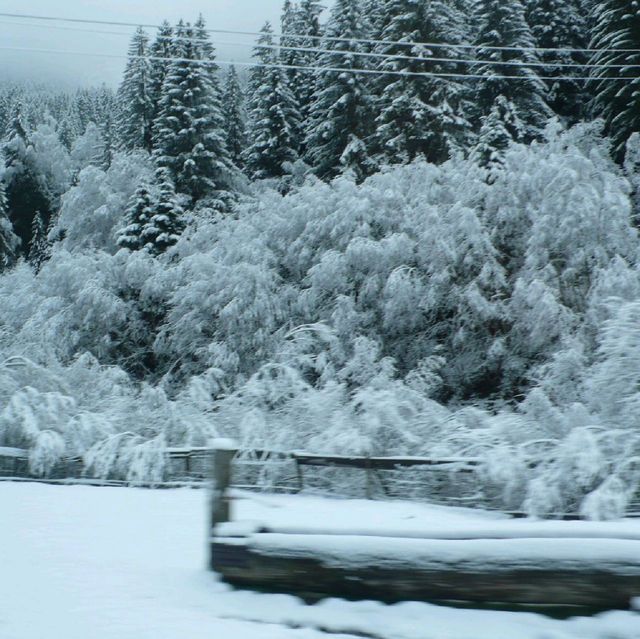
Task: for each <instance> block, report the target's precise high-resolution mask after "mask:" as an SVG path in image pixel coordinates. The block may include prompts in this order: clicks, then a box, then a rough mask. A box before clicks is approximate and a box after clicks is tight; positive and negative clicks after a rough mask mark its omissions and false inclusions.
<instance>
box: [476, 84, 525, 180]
mask: <svg viewBox="0 0 640 639" xmlns="http://www.w3.org/2000/svg"><path fill="white" fill-rule="evenodd" d="M480 122H481V125H480V131H479V132H478V137H477V140H476V143H475V145H474V147H473V149H472V152H471V156H472V157H473V158H474V160H476V161H477V162H478V163H479V164H480V165H481V166H484V167H487V168H496V167H499V166H501V165H502V161H503V158H504V153H505V151H506V150H507V149H508V148H509V145H510V144H512V143H513V141H514V140H522V139H523V138H524V136H525V125H524V123H523V122H522V121H521V120H520V118H519V116H518V113H517V112H516V111H515V110H514V108H513V103H512V102H509V101H508V100H507V98H505V97H504V96H503V95H499V96H498V97H497V98H496V101H495V102H494V104H493V106H492V107H491V111H490V112H489V114H488V115H483V116H482V117H481V119H480Z"/></svg>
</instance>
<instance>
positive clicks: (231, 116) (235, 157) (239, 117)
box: [222, 65, 247, 168]
mask: <svg viewBox="0 0 640 639" xmlns="http://www.w3.org/2000/svg"><path fill="white" fill-rule="evenodd" d="M244 102H245V96H244V93H243V91H242V87H241V86H240V79H239V78H238V73H237V71H236V68H235V67H234V66H233V65H231V66H230V67H229V70H228V72H227V77H226V82H225V85H224V94H223V98H222V108H223V112H224V130H225V133H226V142H227V149H228V150H229V155H230V157H231V160H232V162H233V163H234V164H235V165H236V166H237V167H238V168H242V164H243V160H242V157H243V154H244V152H245V150H246V147H247V130H246V127H247V114H246V112H245V104H244Z"/></svg>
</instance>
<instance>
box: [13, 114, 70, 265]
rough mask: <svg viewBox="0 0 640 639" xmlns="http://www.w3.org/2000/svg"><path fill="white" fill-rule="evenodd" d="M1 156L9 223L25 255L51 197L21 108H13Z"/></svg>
mask: <svg viewBox="0 0 640 639" xmlns="http://www.w3.org/2000/svg"><path fill="white" fill-rule="evenodd" d="M56 137H57V136H56ZM60 146H62V144H61V143H60ZM3 152H4V158H5V170H4V183H5V185H6V186H5V188H6V198H7V203H8V211H9V219H10V220H11V223H12V225H13V228H14V231H15V233H16V235H17V236H18V237H19V238H20V240H21V246H22V251H23V252H25V253H26V252H27V251H28V249H29V246H30V244H31V237H32V225H33V219H34V218H35V216H36V213H37V212H38V211H39V212H40V213H41V214H43V215H44V216H45V219H46V220H49V218H50V216H51V214H52V210H53V199H54V196H53V194H52V193H51V189H50V188H49V185H48V184H47V180H46V178H45V176H44V175H43V173H42V171H41V170H40V168H39V167H38V163H37V158H36V153H35V151H34V147H33V144H32V140H31V138H30V136H29V135H28V134H27V131H26V129H25V127H24V124H23V122H22V117H21V107H20V106H18V107H17V108H16V114H15V117H14V119H13V123H12V125H11V129H10V131H9V135H8V136H7V141H6V142H5V144H4V147H3ZM54 161H55V160H54Z"/></svg>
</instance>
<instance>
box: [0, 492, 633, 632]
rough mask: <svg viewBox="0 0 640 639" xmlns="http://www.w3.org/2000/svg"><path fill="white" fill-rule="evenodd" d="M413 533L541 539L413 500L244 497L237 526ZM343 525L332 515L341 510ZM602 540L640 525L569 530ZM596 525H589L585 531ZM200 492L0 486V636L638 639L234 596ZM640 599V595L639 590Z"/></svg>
mask: <svg viewBox="0 0 640 639" xmlns="http://www.w3.org/2000/svg"><path fill="white" fill-rule="evenodd" d="M346 512H348V513H350V519H351V526H352V527H353V523H354V522H355V523H357V524H358V526H359V527H360V529H361V531H362V532H363V533H366V532H367V531H368V530H372V529H374V528H375V529H376V530H380V529H381V528H383V527H386V528H389V522H390V521H393V528H394V529H395V530H397V529H398V528H401V529H403V530H404V531H406V532H407V533H410V532H412V531H413V532H416V533H418V532H422V531H425V530H429V531H431V532H434V533H435V532H437V530H438V529H444V528H445V527H446V528H447V529H449V530H453V529H455V528H458V529H460V530H463V529H464V530H466V531H468V532H471V531H476V532H477V533H481V531H483V530H484V531H487V530H491V531H493V532H497V531H498V532H499V531H506V530H507V529H508V530H509V532H516V534H517V531H516V529H517V530H519V531H521V532H522V533H523V534H524V532H525V531H527V530H531V531H533V530H535V531H536V534H537V535H539V534H545V533H546V532H551V531H552V530H553V529H554V528H557V527H558V526H559V525H560V524H559V523H553V522H550V523H544V522H543V523H536V524H533V523H532V522H510V521H507V520H504V519H501V518H499V517H498V516H494V515H488V514H486V513H468V512H467V511H462V510H453V509H443V508H430V507H426V506H420V505H416V504H402V503H392V504H380V503H369V502H345V501H343V502H335V501H329V500H322V499H317V498H304V497H273V496H262V495H261V496H254V497H251V496H247V498H245V499H241V500H239V501H238V502H237V511H236V516H237V517H239V518H242V519H254V520H261V521H269V522H270V523H273V524H275V525H277V526H283V527H295V526H299V525H303V524H304V523H305V521H307V522H309V521H310V522H312V523H315V524H318V523H321V524H322V525H323V526H333V525H334V523H333V521H332V520H333V519H334V518H339V519H340V522H341V523H340V524H338V523H336V524H335V526H336V527H339V526H346V525H349V522H346V523H345V521H344V518H343V514H344V513H346ZM337 513H339V515H337V516H336V514H337ZM572 525H573V526H575V527H576V531H577V529H578V528H580V532H581V533H586V532H587V530H588V531H589V532H588V534H589V535H593V536H594V537H598V536H601V535H602V536H608V535H609V534H611V532H612V531H616V533H617V534H618V536H620V537H626V538H631V539H633V538H636V539H637V538H638V537H639V536H640V522H614V523H606V524H583V523H580V522H576V523H575V524H572ZM587 527H588V528H587ZM205 538H206V493H205V492H203V491H196V490H193V491H190V490H176V491H145V490H136V489H118V488H90V487H84V486H49V485H41V484H13V483H0V638H1V639H41V638H43V637H46V638H47V639H76V638H77V639H88V638H89V637H91V638H92V639H111V638H113V639H179V638H182V637H188V638H189V639H201V638H202V639H205V638H206V639H211V638H213V637H215V638H219V639H222V638H226V637H229V638H231V637H233V638H234V639H272V638H273V639H289V638H291V639H312V638H313V639H315V638H317V639H320V638H321V637H325V638H326V637H327V632H329V633H331V636H335V637H338V638H339V637H354V636H363V635H364V636H371V637H375V638H376V639H564V638H565V637H566V638H569V637H571V638H580V639H592V638H593V639H596V638H598V639H638V638H639V637H640V614H638V613H634V612H631V611H628V612H625V611H614V612H609V613H604V614H600V615H598V616H595V617H591V618H574V619H569V620H565V621H558V620H553V619H548V618H545V617H543V616H540V615H536V614H531V613H510V612H491V611H474V610H458V609H454V608H448V607H443V606H433V605H428V604H422V603H404V604H398V605H393V606H388V605H383V604H380V603H376V602H346V601H339V600H329V601H325V602H322V603H320V604H317V605H314V606H308V605H305V604H304V603H303V602H301V601H300V600H298V599H296V598H294V597H289V596H282V595H267V594H256V593H251V592H238V591H233V590H231V589H229V588H228V587H227V586H225V585H224V584H221V583H219V582H218V581H217V580H216V578H215V576H214V575H213V574H211V573H209V572H207V571H206V570H205V569H204V565H205V561H206V547H205ZM639 594H640V593H639Z"/></svg>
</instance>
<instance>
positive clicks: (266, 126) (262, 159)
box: [245, 23, 301, 179]
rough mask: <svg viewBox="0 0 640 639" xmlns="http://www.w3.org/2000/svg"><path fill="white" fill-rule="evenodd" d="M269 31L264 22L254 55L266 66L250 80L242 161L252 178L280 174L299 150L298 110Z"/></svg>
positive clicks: (299, 125) (295, 157)
mask: <svg viewBox="0 0 640 639" xmlns="http://www.w3.org/2000/svg"><path fill="white" fill-rule="evenodd" d="M272 34H273V31H272V28H271V25H270V24H269V23H267V24H265V26H264V27H263V28H262V30H261V35H260V38H259V40H258V43H257V46H256V50H255V54H254V57H255V59H256V60H257V61H258V62H259V63H260V64H261V65H266V66H261V67H257V68H256V69H255V70H254V71H253V72H252V76H251V80H250V91H251V97H250V100H249V129H248V135H249V140H250V145H249V147H248V148H247V152H246V156H245V157H246V160H245V163H246V169H247V172H248V173H249V175H250V176H251V177H252V178H253V179H265V178H274V177H281V176H282V175H283V174H284V172H285V169H284V165H285V163H286V162H295V161H296V160H297V159H298V153H299V150H300V142H301V122H300V112H299V109H298V104H297V102H296V99H295V96H294V95H293V93H292V92H291V90H290V89H289V78H288V76H287V73H286V71H285V70H284V69H281V68H279V67H278V66H277V64H278V55H277V52H276V51H275V50H274V44H273V35H272Z"/></svg>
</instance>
